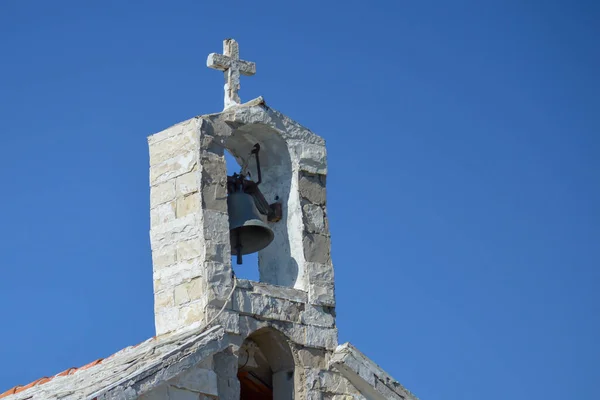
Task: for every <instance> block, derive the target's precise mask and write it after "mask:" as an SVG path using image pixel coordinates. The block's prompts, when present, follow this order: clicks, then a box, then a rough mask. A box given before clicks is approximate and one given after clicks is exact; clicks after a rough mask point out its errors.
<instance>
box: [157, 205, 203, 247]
mask: <svg viewBox="0 0 600 400" xmlns="http://www.w3.org/2000/svg"><path fill="white" fill-rule="evenodd" d="M201 233H202V231H201V226H200V224H199V221H198V217H197V215H196V214H190V215H187V216H185V217H184V218H178V219H175V220H173V221H169V222H167V223H166V224H162V225H158V226H156V227H153V228H152V229H151V230H150V243H151V245H152V250H153V251H156V250H160V249H162V248H163V247H165V246H170V245H175V244H176V243H177V242H181V241H185V240H190V239H193V238H195V237H199V236H200V234H201Z"/></svg>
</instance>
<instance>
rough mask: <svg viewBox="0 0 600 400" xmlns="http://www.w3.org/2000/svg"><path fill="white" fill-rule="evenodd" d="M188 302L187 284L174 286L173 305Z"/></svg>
mask: <svg viewBox="0 0 600 400" xmlns="http://www.w3.org/2000/svg"><path fill="white" fill-rule="evenodd" d="M167 290H168V289H167ZM189 302H190V297H189V296H188V291H187V282H184V283H181V284H179V285H177V286H175V304H177V305H182V304H185V303H189Z"/></svg>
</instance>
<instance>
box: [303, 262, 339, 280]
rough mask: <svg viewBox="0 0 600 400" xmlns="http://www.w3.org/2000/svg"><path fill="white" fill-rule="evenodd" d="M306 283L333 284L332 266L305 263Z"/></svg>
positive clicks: (328, 264)
mask: <svg viewBox="0 0 600 400" xmlns="http://www.w3.org/2000/svg"><path fill="white" fill-rule="evenodd" d="M304 268H305V270H306V274H307V276H308V282H309V283H311V284H329V283H331V284H332V283H333V277H334V274H333V266H332V265H331V264H330V263H326V264H323V263H314V262H307V263H306V264H305V265H304Z"/></svg>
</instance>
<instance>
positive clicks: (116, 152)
mask: <svg viewBox="0 0 600 400" xmlns="http://www.w3.org/2000/svg"><path fill="white" fill-rule="evenodd" d="M599 18H600V3H598V2H595V1H537V2H532V1H477V0H472V1H452V2H450V1H430V2H424V1H404V0H393V1H392V0H388V1H375V0H374V1H371V2H366V1H360V2H359V1H344V2H340V1H312V0H311V1H308V0H305V1H301V2H300V1H299V2H281V1H257V2H248V1H243V2H242V1H239V2H238V1H231V2H230V1H228V2H223V1H202V2H200V1H172V2H158V1H154V2H153V1H143V2H142V1H128V2H123V1H102V2H81V1H58V2H48V1H33V0H31V1H17V0H4V1H2V2H1V3H0V122H1V127H0V129H1V133H0V137H1V141H0V193H1V196H0V210H2V218H1V222H0V269H1V271H2V274H1V277H0V326H1V329H0V392H1V391H3V390H6V389H8V388H10V387H12V386H14V385H16V384H24V383H28V382H30V381H32V380H34V379H37V378H39V377H41V376H45V375H52V374H56V373H58V372H60V371H62V370H64V369H66V368H68V367H71V366H80V365H83V364H86V363H88V362H90V361H92V360H94V359H96V358H99V357H106V356H108V355H110V354H111V353H113V352H115V351H118V350H119V349H121V348H123V347H125V346H128V345H132V344H135V343H138V342H140V341H142V340H145V339H146V338H148V337H150V336H152V335H153V334H154V325H153V324H154V321H153V308H152V301H153V297H152V267H151V259H150V248H149V238H148V230H149V210H148V206H149V188H148V148H147V143H146V136H148V135H149V134H152V133H154V132H157V131H160V130H162V129H164V128H166V127H168V126H170V125H172V124H174V123H177V122H179V121H182V120H185V119H188V118H190V117H192V116H195V115H199V114H205V113H210V112H217V111H220V110H221V109H222V98H223V92H222V84H223V82H222V75H221V74H220V73H219V72H217V71H214V70H210V69H207V68H206V66H205V65H206V56H207V54H208V53H210V52H221V50H222V40H223V39H224V38H227V37H233V38H235V39H237V40H238V42H239V43H240V48H241V55H242V58H244V59H247V60H251V61H255V62H256V63H257V74H256V76H254V77H251V78H246V77H244V78H242V90H241V92H240V95H241V97H242V99H243V100H250V99H253V98H255V97H257V96H259V95H262V96H264V97H265V98H266V100H267V103H268V104H269V105H270V106H272V107H273V108H275V109H278V110H280V111H282V112H284V113H285V114H287V115H289V116H290V117H292V118H294V119H295V120H297V121H299V122H300V123H302V124H303V125H305V126H307V127H309V128H310V129H312V130H313V131H314V132H316V133H318V134H319V135H321V136H323V137H324V138H325V139H326V140H327V145H328V151H329V160H328V161H329V167H330V174H329V177H328V181H327V183H328V211H329V216H330V224H331V232H332V237H333V259H334V265H335V268H336V269H335V271H336V283H337V304H338V307H337V314H338V327H339V332H340V341H341V342H345V341H351V342H352V343H354V344H355V345H356V346H357V347H358V348H360V349H361V350H362V351H363V352H365V353H366V354H367V355H368V356H369V357H371V358H372V359H373V360H375V361H376V362H378V363H379V364H380V365H381V366H382V367H383V368H384V369H386V370H387V371H388V372H389V373H391V374H392V375H393V376H394V377H395V378H396V379H398V380H399V381H400V382H402V383H403V384H404V385H406V386H407V387H408V388H409V389H411V390H412V391H414V392H415V393H416V394H417V395H418V396H420V397H421V398H422V399H424V400H425V399H431V400H433V399H446V400H447V399H460V400H471V399H472V400H480V399H486V400H495V399H505V398H511V399H514V400H521V399H523V400H525V399H534V398H535V399H544V400H555V399H556V400H558V399H561V400H562V399H565V398H577V399H598V398H600V389H599V386H598V382H600V339H599V338H600V268H599V267H600V265H599V264H600V262H599V261H600V121H599V120H600V96H599V93H600V76H599V71H600V56H599V47H598V40H599V39H600V35H599V33H600V32H599V31H600V26H599V25H598V20H599ZM357 183H360V184H357ZM249 268H250V267H249Z"/></svg>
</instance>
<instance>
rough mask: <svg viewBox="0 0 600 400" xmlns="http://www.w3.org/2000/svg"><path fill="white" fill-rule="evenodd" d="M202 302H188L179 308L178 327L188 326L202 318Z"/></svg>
mask: <svg viewBox="0 0 600 400" xmlns="http://www.w3.org/2000/svg"><path fill="white" fill-rule="evenodd" d="M202 317H203V313H202V302H200V301H196V302H193V303H188V304H186V305H183V306H181V307H180V308H179V315H178V327H183V326H188V325H191V324H193V323H195V322H199V321H202V320H203V318H202Z"/></svg>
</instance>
